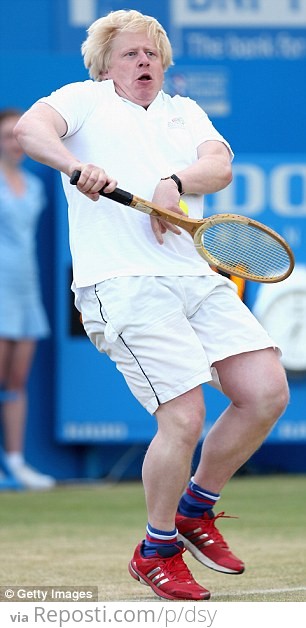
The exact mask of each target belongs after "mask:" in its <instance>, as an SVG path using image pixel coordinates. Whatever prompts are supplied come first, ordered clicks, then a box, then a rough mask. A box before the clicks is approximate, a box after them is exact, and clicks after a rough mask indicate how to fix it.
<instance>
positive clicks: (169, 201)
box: [151, 140, 232, 244]
mask: <svg viewBox="0 0 306 628" xmlns="http://www.w3.org/2000/svg"><path fill="white" fill-rule="evenodd" d="M169 174H170V173H169ZM171 174H176V175H177V176H178V177H179V179H180V180H181V183H182V188H183V192H184V193H186V194H211V193H213V192H218V191H219V190H222V189H223V188H225V187H226V186H227V185H228V184H229V183H230V182H231V180H232V167H231V154H230V152H229V150H228V148H227V147H226V145H225V144H223V142H220V141H216V140H211V141H207V142H203V144H201V145H200V146H199V148H198V160H197V161H196V162H195V163H193V164H191V165H190V166H188V167H187V168H184V170H180V171H177V172H174V173H171ZM152 200H153V202H154V203H156V204H157V205H160V206H161V207H164V208H166V209H171V210H172V211H178V212H179V213H182V212H181V210H180V209H179V201H180V194H179V191H178V188H177V185H176V183H175V181H173V179H162V180H161V181H159V183H158V184H157V186H156V188H155V191H154V195H153V198H152ZM151 223H152V229H153V231H154V233H155V237H156V239H157V241H158V242H159V243H160V244H162V243H163V234H164V233H165V232H166V231H167V228H169V225H168V223H167V224H166V225H165V223H163V221H161V220H159V219H158V218H154V217H151Z"/></svg>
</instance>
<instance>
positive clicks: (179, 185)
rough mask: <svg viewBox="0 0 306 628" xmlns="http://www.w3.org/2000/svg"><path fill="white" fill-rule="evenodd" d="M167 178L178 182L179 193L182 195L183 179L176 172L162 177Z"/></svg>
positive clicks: (163, 179)
mask: <svg viewBox="0 0 306 628" xmlns="http://www.w3.org/2000/svg"><path fill="white" fill-rule="evenodd" d="M166 179H172V180H173V181H174V182H175V183H176V185H177V189H178V191H179V193H180V194H181V195H182V194H183V186H182V182H181V179H180V178H179V177H178V176H177V175H176V174H171V175H170V176H169V177H162V178H161V181H165V180H166Z"/></svg>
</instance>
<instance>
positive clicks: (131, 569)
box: [128, 562, 210, 602]
mask: <svg viewBox="0 0 306 628" xmlns="http://www.w3.org/2000/svg"><path fill="white" fill-rule="evenodd" d="M128 570H129V573H130V575H131V576H132V578H134V580H138V582H140V583H141V584H145V585H146V586H149V587H150V588H151V589H152V591H153V592H154V593H155V595H157V597H161V598H165V599H166V600H181V601H184V600H186V601H188V602H192V601H197V600H196V598H193V599H191V598H181V597H175V596H173V595H169V594H168V593H164V591H161V590H160V589H159V588H158V587H156V586H155V585H154V584H153V582H151V580H149V578H146V576H145V575H144V574H141V575H140V574H139V573H138V571H136V569H135V568H134V567H133V565H132V562H130V563H129V565H128ZM209 598H210V592H209V591H207V594H203V597H199V598H197V599H198V600H209Z"/></svg>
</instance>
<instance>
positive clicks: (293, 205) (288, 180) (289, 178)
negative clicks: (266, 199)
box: [270, 164, 306, 216]
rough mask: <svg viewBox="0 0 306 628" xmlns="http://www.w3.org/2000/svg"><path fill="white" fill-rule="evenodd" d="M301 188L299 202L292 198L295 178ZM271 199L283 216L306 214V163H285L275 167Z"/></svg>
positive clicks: (277, 211)
mask: <svg viewBox="0 0 306 628" xmlns="http://www.w3.org/2000/svg"><path fill="white" fill-rule="evenodd" d="M294 179H295V180H297V181H298V183H299V188H300V190H301V194H300V197H301V198H300V199H299V202H294V201H293V200H292V188H293V180H294ZM270 190H271V191H270V194H271V201H273V206H274V209H275V212H276V213H277V214H281V215H283V216H306V165H305V164H290V165H288V164H285V165H283V166H278V167H277V168H274V169H273V170H272V172H271V181H270Z"/></svg>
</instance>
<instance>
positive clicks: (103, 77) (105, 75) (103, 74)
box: [99, 70, 108, 81]
mask: <svg viewBox="0 0 306 628" xmlns="http://www.w3.org/2000/svg"><path fill="white" fill-rule="evenodd" d="M107 78H108V70H105V71H104V72H99V79H100V80H101V81H105V80H106V79H107Z"/></svg>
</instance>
